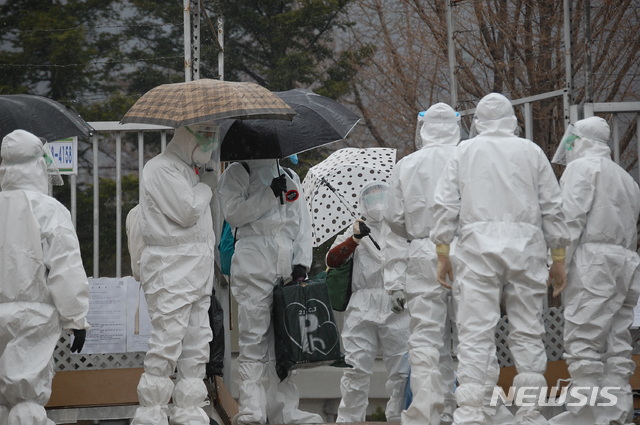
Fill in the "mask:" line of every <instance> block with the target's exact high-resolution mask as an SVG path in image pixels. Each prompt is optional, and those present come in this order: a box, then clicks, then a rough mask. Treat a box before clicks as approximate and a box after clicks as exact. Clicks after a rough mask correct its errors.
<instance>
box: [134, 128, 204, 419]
mask: <svg viewBox="0 0 640 425" xmlns="http://www.w3.org/2000/svg"><path fill="white" fill-rule="evenodd" d="M210 156H211V150H210V149H209V147H204V145H202V144H200V142H199V141H198V139H197V138H196V136H195V135H194V133H193V132H191V131H189V129H187V128H185V127H180V128H178V129H176V131H175V133H174V136H173V138H172V140H171V141H170V142H169V144H168V145H167V148H166V149H165V151H164V152H162V153H161V154H159V155H158V156H156V157H155V158H152V159H151V160H150V161H149V162H148V163H147V164H146V165H145V167H144V169H143V173H142V194H141V197H140V220H139V226H140V229H139V230H140V232H141V234H142V239H143V241H144V250H143V251H142V256H141V259H140V278H141V282H142V287H143V290H144V293H145V298H146V300H147V306H148V309H149V316H150V318H151V325H152V333H151V337H150V339H149V350H148V351H147V354H146V356H145V359H144V373H143V374H142V376H141V377H140V382H139V383H138V397H139V400H140V407H139V408H138V409H137V410H136V413H135V416H134V419H133V422H132V424H134V425H136V424H139V425H157V424H166V423H167V413H168V410H167V405H168V402H169V399H170V398H172V397H173V410H172V411H171V412H170V416H171V423H172V424H209V417H208V416H207V414H206V413H205V412H204V410H203V409H202V406H204V405H205V403H206V397H207V390H206V387H205V385H204V377H205V364H206V363H207V362H208V361H209V341H210V340H211V338H212V332H211V328H210V326H209V318H208V310H209V305H210V303H211V291H212V288H213V267H214V263H213V261H214V259H213V249H214V246H215V237H214V234H213V225H212V218H211V210H210V208H209V201H210V200H211V196H212V192H211V189H210V188H209V186H207V185H206V184H204V183H200V182H199V180H198V176H197V175H196V173H195V171H194V166H195V165H202V164H204V163H206V162H207V161H208V159H209V158H210ZM176 366H177V374H176V383H175V386H174V383H173V381H172V380H171V376H172V375H173V374H174V371H175V370H176Z"/></svg>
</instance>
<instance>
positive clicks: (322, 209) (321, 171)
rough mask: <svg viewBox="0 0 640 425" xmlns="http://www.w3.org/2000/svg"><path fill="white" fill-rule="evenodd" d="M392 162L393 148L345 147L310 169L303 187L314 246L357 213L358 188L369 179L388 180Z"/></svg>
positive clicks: (369, 180) (348, 223)
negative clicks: (309, 214)
mask: <svg viewBox="0 0 640 425" xmlns="http://www.w3.org/2000/svg"><path fill="white" fill-rule="evenodd" d="M395 163H396V150H395V149H391V148H365V149H359V148H345V149H340V150H337V151H335V152H333V153H332V154H331V155H329V156H328V157H327V158H326V159H325V160H324V161H322V162H320V163H319V164H317V165H315V166H313V167H311V168H310V169H309V171H308V172H307V175H306V177H305V178H304V181H303V182H302V190H303V191H304V194H305V198H306V201H307V205H308V206H309V211H310V212H311V221H312V223H311V224H312V232H313V246H320V245H322V243H324V242H326V241H327V240H329V239H330V238H331V237H332V236H335V235H337V234H338V233H340V232H341V231H343V230H344V229H345V228H347V226H349V225H350V224H351V223H353V220H354V219H355V218H356V217H359V216H360V214H359V212H358V198H359V195H360V190H361V189H362V188H363V187H364V185H365V184H367V183H369V182H371V181H383V182H388V181H389V179H390V178H391V170H392V169H393V166H394V165H395Z"/></svg>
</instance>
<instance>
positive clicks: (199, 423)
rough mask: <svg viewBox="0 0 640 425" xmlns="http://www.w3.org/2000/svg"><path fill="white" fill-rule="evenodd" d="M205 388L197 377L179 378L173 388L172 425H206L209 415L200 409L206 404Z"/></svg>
mask: <svg viewBox="0 0 640 425" xmlns="http://www.w3.org/2000/svg"><path fill="white" fill-rule="evenodd" d="M206 398H207V388H206V386H205V385H204V381H203V380H202V379H198V378H186V379H181V380H179V381H178V383H177V384H176V387H175V389H174V390H173V409H172V412H171V421H170V423H171V424H172V425H208V424H209V416H208V415H207V414H206V412H205V411H204V410H203V409H202V407H203V406H205V405H207V401H206Z"/></svg>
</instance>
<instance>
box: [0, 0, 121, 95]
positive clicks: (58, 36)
mask: <svg viewBox="0 0 640 425" xmlns="http://www.w3.org/2000/svg"><path fill="white" fill-rule="evenodd" d="M111 5H112V2H111V1H105V0H68V1H65V2H62V1H55V0H7V1H5V2H3V4H2V6H0V26H1V27H2V32H1V33H0V46H2V47H1V50H0V75H1V76H2V78H1V79H0V93H3V94H15V93H32V94H41V95H44V96H48V97H51V98H54V99H56V100H71V99H76V98H78V97H80V96H82V95H84V94H85V93H88V92H95V91H96V90H99V88H100V87H101V86H102V85H104V81H103V79H104V78H105V75H107V74H108V73H107V72H106V71H107V68H108V62H106V61H105V59H106V57H105V53H107V51H108V50H109V49H113V48H114V47H116V46H117V45H116V44H115V40H116V38H117V37H116V36H115V35H114V34H113V33H112V32H110V31H108V30H106V28H105V27H106V26H107V22H108V21H109V19H108V18H107V17H108V16H110V14H111V13H112V11H111V9H110V7H111Z"/></svg>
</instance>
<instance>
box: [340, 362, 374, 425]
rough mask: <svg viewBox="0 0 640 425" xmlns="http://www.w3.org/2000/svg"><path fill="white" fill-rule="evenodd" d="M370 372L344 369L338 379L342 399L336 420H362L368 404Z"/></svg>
mask: <svg viewBox="0 0 640 425" xmlns="http://www.w3.org/2000/svg"><path fill="white" fill-rule="evenodd" d="M370 379H371V374H370V373H365V372H363V371H361V370H357V369H345V370H344V371H343V372H342V378H341V379H340V393H341V394H342V399H341V400H340V405H339V406H338V417H337V418H336V422H364V420H365V416H366V414H367V406H368V405H369V385H370Z"/></svg>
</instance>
